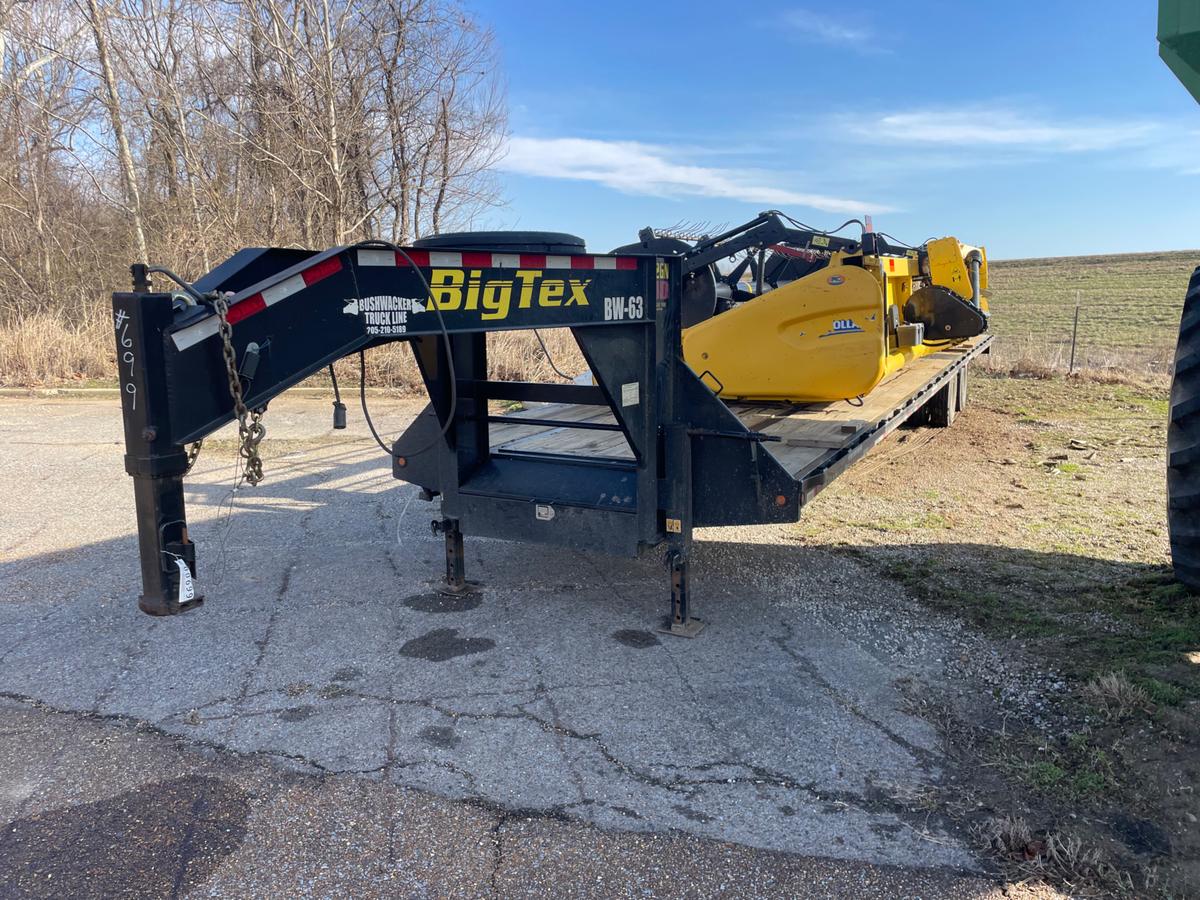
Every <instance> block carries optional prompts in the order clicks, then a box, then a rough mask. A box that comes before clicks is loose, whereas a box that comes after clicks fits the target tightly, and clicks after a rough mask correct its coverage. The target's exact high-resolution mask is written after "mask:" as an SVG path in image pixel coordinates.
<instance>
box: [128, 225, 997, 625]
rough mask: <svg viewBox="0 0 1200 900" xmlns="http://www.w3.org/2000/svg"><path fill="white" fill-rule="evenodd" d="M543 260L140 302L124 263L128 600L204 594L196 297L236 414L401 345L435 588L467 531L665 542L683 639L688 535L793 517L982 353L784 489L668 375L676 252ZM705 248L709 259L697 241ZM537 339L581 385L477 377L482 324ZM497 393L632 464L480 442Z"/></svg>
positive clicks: (353, 254) (412, 464) (219, 409)
mask: <svg viewBox="0 0 1200 900" xmlns="http://www.w3.org/2000/svg"><path fill="white" fill-rule="evenodd" d="M756 221H757V220H756ZM761 228H765V229H766V230H767V237H768V238H769V239H770V240H772V241H775V240H781V239H783V238H782V237H781V236H780V235H778V234H777V233H776V232H777V231H778V229H777V228H775V226H774V225H772V224H771V223H768V224H767V225H766V226H761ZM797 234H800V233H799V232H795V231H794V230H792V235H793V237H794V236H795V235H797ZM784 237H786V236H784ZM840 240H842V239H839V241H840ZM817 244H818V246H819V245H820V238H819V237H818V238H817ZM505 249H506V250H511V249H512V248H505ZM561 249H562V248H556V247H554V246H549V245H548V246H544V247H537V246H532V245H531V246H530V247H527V248H525V250H524V251H522V252H504V253H500V252H492V251H488V250H486V249H480V248H479V247H472V246H465V247H463V246H460V247H458V248H456V249H449V248H445V247H442V246H440V245H439V246H437V247H436V249H430V248H422V247H412V248H395V247H391V246H390V245H382V244H378V243H376V244H361V245H355V246H350V247H339V248H334V249H332V250H328V251H325V252H321V253H317V252H312V251H302V250H283V249H251V250H243V251H241V252H239V253H237V254H235V255H234V256H233V257H231V258H230V259H229V260H228V261H227V262H225V263H223V264H222V265H221V266H219V267H218V268H217V269H215V270H213V271H212V272H211V273H209V274H208V275H206V276H205V277H204V278H202V279H200V280H199V281H197V282H196V283H195V285H194V286H191V288H190V289H188V290H185V291H172V292H162V291H155V290H153V289H152V288H151V284H150V281H149V275H148V272H147V270H146V269H145V267H142V266H135V267H134V290H133V291H132V292H128V293H117V294H114V295H113V316H114V318H113V324H114V329H115V332H116V338H117V345H118V362H119V365H120V377H121V391H122V409H123V414H124V424H125V443H126V456H125V466H126V470H127V472H128V473H129V474H130V475H131V476H133V479H134V497H135V501H136V507H137V521H138V541H139V553H140V557H141V571H142V593H141V596H140V597H139V600H138V604H139V606H140V608H141V609H142V610H144V611H145V612H147V613H150V614H153V615H171V614H176V613H180V612H182V611H184V610H186V609H188V608H191V607H193V606H195V605H197V604H199V603H200V602H202V597H200V596H198V595H194V592H193V588H192V583H191V582H192V579H193V578H195V577H196V570H197V567H196V547H195V544H194V543H193V542H192V541H191V539H190V538H189V536H188V530H187V517H186V510H185V505H184V494H183V478H184V475H185V474H186V472H187V470H188V465H189V458H188V454H187V452H186V449H185V447H186V445H187V444H188V443H190V442H194V441H197V440H200V439H202V438H203V437H205V436H206V435H208V434H211V433H212V432H213V431H215V430H216V429H218V428H219V427H221V426H222V425H224V424H226V423H228V422H230V421H232V420H233V419H234V405H233V401H232V398H231V392H230V383H229V382H230V379H229V375H228V372H227V369H226V365H225V357H224V354H223V350H224V346H223V339H222V337H221V334H220V333H219V328H218V318H219V317H218V315H217V313H216V311H215V309H214V304H213V302H212V301H213V298H214V297H216V296H218V295H219V296H222V297H225V298H226V299H227V301H228V310H229V312H228V321H229V323H230V325H231V332H232V338H231V349H232V352H233V354H234V356H235V358H236V360H237V361H238V363H239V367H240V381H241V383H242V386H243V390H244V393H245V402H246V405H247V406H248V407H250V408H251V409H254V408H262V407H265V406H266V404H267V403H268V402H269V401H270V400H271V399H272V398H273V397H275V396H277V395H278V394H279V393H281V392H282V391H284V390H286V389H287V388H288V387H290V386H292V385H294V384H296V383H297V382H299V381H301V380H302V379H304V378H306V377H308V376H309V375H312V374H313V373H315V372H318V371H320V370H321V369H322V368H324V367H326V366H328V365H330V364H331V363H332V362H334V361H336V360H338V359H340V358H342V357H344V356H347V355H350V354H353V353H357V352H359V351H361V350H364V349H368V348H370V347H373V346H378V345H381V344H385V343H391V342H394V341H407V342H409V343H410V345H411V346H412V349H413V352H414V354H415V357H416V360H417V363H418V366H419V368H420V371H421V375H422V377H423V380H424V382H425V386H426V389H427V390H428V393H429V398H430V399H429V403H428V405H427V406H426V408H425V409H424V410H423V411H422V413H421V414H420V415H418V416H417V418H416V419H415V420H414V421H413V423H412V424H411V425H410V426H409V428H408V429H407V431H406V432H405V433H404V434H403V435H402V436H401V437H400V438H399V439H398V440H397V441H396V442H395V444H394V446H393V450H392V456H393V474H394V475H395V477H396V478H398V479H401V480H404V481H408V482H411V483H413V484H416V485H419V486H420V487H421V488H422V496H423V497H424V498H425V499H433V498H434V497H439V496H440V498H441V517H440V518H439V519H438V520H436V521H435V522H434V523H433V525H434V530H435V531H437V532H442V533H444V535H445V542H446V575H445V589H447V590H450V591H463V590H470V589H471V585H470V583H468V582H467V580H466V573H465V570H464V565H463V535H464V533H470V534H473V535H480V536H489V537H498V538H504V539H509V540H522V541H532V542H539V543H546V544H554V545H559V546H564V547H571V548H575V549H582V550H592V551H603V552H606V553H611V554H618V555H628V556H636V555H638V554H640V553H643V552H645V551H647V550H649V549H651V548H655V547H660V546H662V545H665V546H666V555H667V563H668V566H669V569H670V573H671V579H670V580H671V606H670V614H669V616H668V617H667V619H666V622H665V624H664V628H665V629H666V630H668V631H670V632H672V633H676V634H682V635H689V636H690V635H694V634H695V633H697V632H698V630H699V629H700V628H701V627H702V625H701V623H700V622H699V621H698V620H696V619H695V618H694V617H693V616H692V615H691V603H690V597H689V591H688V567H689V554H690V550H691V544H692V532H693V530H694V529H695V528H697V527H703V526H713V525H735V524H761V523H778V522H791V521H795V520H796V519H797V518H798V516H799V513H800V508H801V506H802V505H803V503H804V502H806V501H807V500H808V499H809V498H811V496H812V494H814V493H815V492H816V491H817V490H819V489H820V487H821V486H822V485H823V484H825V483H827V482H828V481H829V480H831V479H832V477H833V476H834V475H836V473H837V472H839V471H841V469H843V468H844V467H845V466H846V465H848V464H849V463H850V462H851V461H852V460H853V459H855V458H857V457H858V456H859V455H861V454H862V453H863V452H865V450H866V449H867V448H868V447H869V446H871V445H873V444H874V443H875V442H876V441H878V440H879V439H881V438H882V437H883V436H884V434H886V433H887V432H888V431H890V430H891V429H892V428H894V427H896V425H898V424H899V423H900V422H901V421H903V420H904V419H906V418H908V417H909V416H910V415H912V414H913V413H915V412H916V410H917V409H918V408H920V407H921V406H922V405H923V404H924V403H926V401H928V400H929V398H930V397H934V396H939V397H941V396H943V395H944V394H946V391H945V390H943V385H944V382H946V380H947V379H952V378H956V377H960V373H963V372H965V366H966V364H967V362H968V360H969V359H970V358H971V356H973V355H975V354H976V353H978V352H983V351H984V350H985V349H986V343H987V342H986V340H984V341H983V342H981V343H980V342H977V343H976V344H975V345H974V346H973V347H972V348H971V350H970V352H967V353H962V354H960V358H957V359H955V360H953V361H952V362H950V363H947V364H946V365H944V366H941V367H939V369H938V372H937V375H936V377H935V378H933V379H932V380H930V381H929V383H927V384H923V385H921V386H920V389H919V390H917V391H916V392H910V394H909V395H908V396H906V397H905V399H904V402H903V403H901V404H899V406H898V407H897V408H896V409H894V410H892V411H891V412H890V413H889V415H888V416H887V417H886V420H885V421H881V422H875V423H866V424H865V425H864V427H863V428H862V429H860V430H859V432H857V433H855V434H850V435H847V439H846V441H845V446H842V447H840V448H831V451H830V453H829V454H827V456H828V459H826V460H824V461H823V463H822V465H821V466H820V467H819V471H818V470H817V469H816V468H814V469H812V471H809V472H806V473H804V474H803V475H801V476H800V477H797V473H796V472H793V471H789V470H788V469H787V468H786V467H785V466H784V465H783V464H782V463H781V462H780V459H778V458H777V457H776V455H775V454H774V453H772V452H770V451H769V450H767V449H765V448H766V447H767V446H768V445H769V444H770V443H771V442H782V441H783V440H784V438H782V437H781V436H780V435H777V434H772V433H771V429H770V428H759V427H756V426H755V425H754V422H753V420H750V419H747V418H746V417H745V416H739V414H738V413H736V412H735V411H734V410H733V409H731V408H730V406H729V405H727V404H726V403H724V402H723V401H722V400H721V399H719V398H718V397H717V396H716V395H715V394H714V393H713V392H712V390H710V389H709V388H708V387H707V386H706V385H705V384H704V383H703V382H702V381H701V380H700V378H699V377H697V375H696V374H695V373H694V372H692V370H691V369H690V368H689V367H688V366H687V364H686V363H685V362H684V360H683V356H682V347H681V295H682V287H681V285H682V278H683V276H684V274H685V271H688V270H687V269H686V266H688V265H689V263H688V262H687V260H686V258H684V257H680V256H666V255H655V254H651V255H640V254H638V253H637V252H636V251H634V252H631V253H628V254H625V255H618V256H614V255H593V254H584V253H579V252H573V253H572V252H556V250H561ZM568 249H569V248H568ZM702 250H703V251H704V252H712V251H711V244H707V245H705V246H704V247H703V248H702ZM526 251H527V252H526ZM418 270H419V271H418ZM551 327H569V328H570V329H571V331H572V333H573V335H574V337H575V340H576V341H577V342H578V344H579V347H580V349H581V350H582V352H583V355H584V357H585V358H586V360H587V362H588V365H589V367H590V369H591V373H592V379H593V383H592V384H547V383H530V382H513V381H497V380H492V379H489V378H488V375H487V371H488V367H487V334H488V333H489V332H492V331H504V330H515V329H530V328H551ZM939 390H941V393H940V394H939V393H938V391H939ZM497 400H505V401H519V402H522V403H543V404H549V406H547V407H545V408H546V409H550V410H562V409H566V408H581V407H595V408H598V409H599V410H600V411H601V412H602V413H604V416H603V418H604V421H591V422H587V421H583V420H582V419H581V417H579V416H566V417H565V418H564V417H562V416H555V415H551V416H549V417H540V418H539V417H538V416H537V415H533V414H526V415H524V416H523V418H522V419H521V420H520V421H521V423H522V425H523V426H527V427H535V428H544V429H547V430H559V429H564V428H565V429H579V430H584V431H596V432H609V433H612V434H617V433H619V435H620V436H621V437H623V438H624V441H625V444H626V445H627V448H628V451H627V452H625V453H623V454H621V455H608V456H605V455H581V454H575V453H559V452H553V451H545V450H540V451H521V450H517V449H504V448H503V447H497V446H494V443H493V441H492V438H491V429H492V428H493V427H503V426H504V424H505V423H508V422H511V421H512V420H511V419H510V418H508V417H503V416H496V415H493V414H492V413H491V412H489V403H490V402H491V401H497ZM955 402H956V401H955V400H953V399H951V400H950V401H949V403H950V404H951V405H953V404H954V403H955ZM951 415H952V413H951ZM748 421H749V422H750V424H749V425H748V424H747V422H748ZM867 426H869V427H867ZM426 446H428V447H429V448H430V449H429V450H428V451H427V452H422V453H417V454H413V453H412V452H411V450H412V449H413V448H418V447H426Z"/></svg>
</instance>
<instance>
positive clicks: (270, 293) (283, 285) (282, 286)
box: [262, 275, 307, 306]
mask: <svg viewBox="0 0 1200 900" xmlns="http://www.w3.org/2000/svg"><path fill="white" fill-rule="evenodd" d="M305 287H307V285H305V283H304V278H303V277H302V276H300V275H293V276H292V277H291V278H288V279H286V280H285V281H281V282H279V284H273V285H271V286H270V287H269V288H265V289H264V290H263V291H262V298H263V303H265V304H266V305H267V306H270V305H271V304H272V303H278V302H279V301H280V300H282V299H283V298H284V297H290V296H292V294H295V293H297V292H299V291H302V290H304V288H305Z"/></svg>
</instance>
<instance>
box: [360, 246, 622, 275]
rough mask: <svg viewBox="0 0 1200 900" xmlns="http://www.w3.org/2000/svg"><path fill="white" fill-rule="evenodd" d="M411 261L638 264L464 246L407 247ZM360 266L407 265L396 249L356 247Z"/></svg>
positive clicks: (476, 265) (452, 265)
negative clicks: (460, 248) (455, 249)
mask: <svg viewBox="0 0 1200 900" xmlns="http://www.w3.org/2000/svg"><path fill="white" fill-rule="evenodd" d="M406 252H407V253H408V255H409V256H410V257H411V258H412V261H413V262H414V263H416V264H417V265H418V266H420V267H421V268H422V269H428V268H439V269H486V268H492V269H608V270H610V271H611V270H620V271H630V270H632V269H636V268H637V258H636V257H633V256H545V255H543V254H540V253H483V252H477V251H472V250H464V251H463V252H461V253H454V252H450V251H442V250H408V251H406ZM358 264H359V265H360V266H407V265H408V260H406V259H405V258H404V257H403V256H401V255H400V254H399V253H393V252H392V251H391V250H373V249H365V250H359V251H358Z"/></svg>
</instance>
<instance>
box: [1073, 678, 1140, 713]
mask: <svg viewBox="0 0 1200 900" xmlns="http://www.w3.org/2000/svg"><path fill="white" fill-rule="evenodd" d="M1083 696H1084V698H1085V699H1087V701H1088V702H1089V703H1091V704H1092V705H1093V706H1095V707H1096V708H1098V709H1100V710H1101V711H1103V713H1104V715H1105V716H1107V717H1108V718H1110V719H1124V718H1126V717H1128V716H1130V715H1132V714H1133V713H1135V712H1138V711H1140V710H1145V709H1149V708H1150V707H1151V706H1152V704H1151V702H1150V695H1149V694H1147V693H1146V691H1145V689H1144V688H1141V687H1139V686H1138V685H1136V684H1134V683H1133V682H1132V681H1131V680H1130V679H1129V676H1128V675H1126V674H1125V673H1124V672H1109V673H1108V674H1107V675H1097V676H1096V677H1095V678H1093V679H1092V680H1091V681H1089V682H1088V683H1087V684H1085V685H1084V686H1083Z"/></svg>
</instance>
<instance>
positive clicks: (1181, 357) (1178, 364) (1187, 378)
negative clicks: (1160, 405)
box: [1167, 268, 1200, 591]
mask: <svg viewBox="0 0 1200 900" xmlns="http://www.w3.org/2000/svg"><path fill="white" fill-rule="evenodd" d="M1167 528H1168V531H1169V532H1170V535H1171V562H1172V564H1173V565H1174V567H1175V577H1176V578H1177V579H1179V581H1181V582H1182V583H1183V584H1185V585H1187V586H1188V587H1189V588H1191V589H1192V590H1194V591H1200V268H1197V269H1196V271H1195V272H1193V273H1192V280H1191V281H1190V282H1189V283H1188V292H1187V297H1186V298H1185V299H1184V301H1183V317H1182V319H1181V320H1180V323H1179V343H1178V344H1176V346H1175V374H1174V377H1173V378H1172V380H1171V418H1170V422H1169V424H1168V427H1167Z"/></svg>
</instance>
